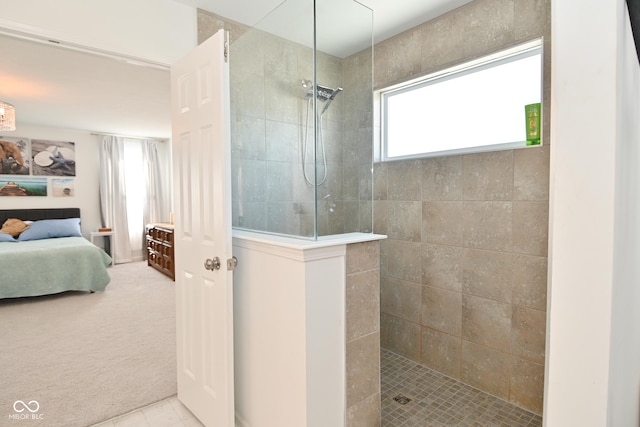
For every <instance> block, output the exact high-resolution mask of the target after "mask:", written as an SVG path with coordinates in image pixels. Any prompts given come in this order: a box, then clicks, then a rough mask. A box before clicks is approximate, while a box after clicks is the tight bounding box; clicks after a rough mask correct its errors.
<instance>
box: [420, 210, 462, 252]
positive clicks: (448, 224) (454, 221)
mask: <svg viewBox="0 0 640 427" xmlns="http://www.w3.org/2000/svg"><path fill="white" fill-rule="evenodd" d="M464 209H465V205H464V203H463V202H452V201H446V202H425V203H423V204H422V241H423V242H425V243H434V244H440V245H451V246H462V243H463V237H464V236H463V231H464V228H463V227H464V218H465V212H464Z"/></svg>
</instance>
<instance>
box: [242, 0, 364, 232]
mask: <svg viewBox="0 0 640 427" xmlns="http://www.w3.org/2000/svg"><path fill="white" fill-rule="evenodd" d="M372 29H373V12H372V11H371V9H369V8H367V7H366V6H363V5H362V4H360V3H358V2H356V1H353V0H315V1H314V0H286V1H283V2H282V3H281V4H280V5H279V6H278V7H277V8H275V9H274V10H272V11H271V12H270V13H269V14H268V15H266V16H265V17H264V18H263V19H261V20H260V22H259V23H258V24H256V25H255V26H253V27H251V28H250V29H248V30H247V31H246V32H244V33H243V34H241V35H239V36H238V37H237V38H234V37H233V35H232V41H231V46H230V54H229V68H230V84H231V88H230V93H231V115H230V116H231V153H232V154H231V157H232V159H231V162H232V165H231V175H232V180H233V182H232V202H233V205H232V225H233V228H236V229H242V230H248V231H254V232H261V233H268V234H276V235H284V236H289V237H296V238H303V239H309V240H316V239H318V238H319V237H321V236H328V235H339V234H344V233H352V232H364V233H372V232H373V174H372V168H373V35H372V34H373V32H372Z"/></svg>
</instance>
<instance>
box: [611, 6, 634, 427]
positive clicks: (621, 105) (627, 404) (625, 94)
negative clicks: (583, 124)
mask: <svg viewBox="0 0 640 427" xmlns="http://www.w3.org/2000/svg"><path fill="white" fill-rule="evenodd" d="M622 24H623V26H622V28H620V33H619V34H620V36H621V37H620V39H619V43H620V57H619V62H618V66H619V68H618V77H619V80H618V81H619V86H618V95H619V97H618V138H617V140H618V144H617V148H618V151H617V154H616V171H617V175H616V217H615V220H616V223H615V247H614V261H613V262H614V275H613V281H614V288H613V300H612V325H611V328H612V332H611V371H610V380H609V419H608V421H609V424H608V425H610V426H640V256H639V255H640V173H639V168H640V120H638V118H639V117H640V66H639V63H638V57H637V54H636V49H635V44H634V42H633V35H632V33H631V24H630V22H629V16H628V14H627V13H626V10H623V12H622Z"/></svg>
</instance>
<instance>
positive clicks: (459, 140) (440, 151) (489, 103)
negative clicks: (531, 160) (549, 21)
mask: <svg viewBox="0 0 640 427" xmlns="http://www.w3.org/2000/svg"><path fill="white" fill-rule="evenodd" d="M541 94H542V40H541V39H539V40H535V41H533V42H529V43H526V44H523V45H520V46H517V47H514V48H511V49H508V50H505V51H501V52H498V53H496V54H493V55H490V56H487V57H483V58H480V59H478V60H474V61H471V62H467V63H464V64H461V65H459V66H456V67H453V68H449V69H446V70H443V71H440V72H438V73H434V74H431V75H428V76H426V77H422V78H420V79H416V80H413V81H410V82H406V83H403V84H399V85H395V86H393V87H390V88H386V89H383V90H380V91H379V92H378V93H377V96H378V99H379V100H380V104H379V105H380V108H381V120H382V126H381V143H382V144H381V150H380V154H381V156H379V157H381V160H396V159H403V158H413V157H427V156H435V155H444V154H454V153H469V152H477V151H490V150H498V149H507V148H515V147H524V146H525V145H526V121H525V111H524V106H525V105H528V104H534V103H539V102H540V99H541Z"/></svg>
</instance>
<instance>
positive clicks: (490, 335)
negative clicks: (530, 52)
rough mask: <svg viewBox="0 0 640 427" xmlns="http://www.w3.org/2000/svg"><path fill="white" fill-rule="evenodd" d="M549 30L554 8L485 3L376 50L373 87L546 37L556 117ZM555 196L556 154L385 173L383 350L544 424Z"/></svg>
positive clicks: (529, 2) (437, 162)
mask: <svg viewBox="0 0 640 427" xmlns="http://www.w3.org/2000/svg"><path fill="white" fill-rule="evenodd" d="M549 28H550V1H549V0H476V1H474V2H472V3H469V4H468V5H466V6H463V7H461V8H459V9H456V10H454V11H452V12H450V13H448V14H446V15H444V16H442V17H440V18H438V19H436V20H434V21H430V22H427V23H425V24H423V25H421V26H419V27H416V28H414V29H412V30H409V31H407V32H405V33H403V34H400V35H398V36H396V37H394V38H392V39H390V40H386V41H384V42H382V43H379V44H377V45H376V47H375V67H374V70H375V86H376V88H382V87H384V86H386V85H389V84H393V83H397V82H400V81H403V80H406V79H409V78H413V77H416V76H419V75H423V74H427V73H429V72H431V71H435V70H437V69H440V68H442V67H445V66H447V65H451V64H454V63H456V62H459V61H462V60H464V59H467V58H473V57H477V56H481V55H483V54H486V53H489V52H492V51H496V50H499V49H501V48H504V47H508V46H511V45H514V44H517V43H520V42H524V41H526V40H529V39H532V38H535V37H540V36H544V37H545V43H544V46H545V59H544V61H545V73H544V75H545V78H546V80H545V89H544V94H543V99H544V105H545V107H546V108H548V106H549V103H548V99H549V80H548V76H549V70H550V62H549V59H550V58H549V46H550V30H549ZM547 111H548V110H547ZM548 116H549V114H546V115H545V132H544V133H545V135H544V140H545V141H548ZM548 189H549V147H548V146H546V145H543V146H541V147H533V148H527V149H519V150H509V151H499V152H492V153H481V154H468V155H458V156H448V157H440V158H429V159H423V160H406V161H397V162H389V163H382V164H376V165H375V167H374V199H375V201H374V231H375V232H376V233H381V234H387V235H388V237H389V239H388V240H386V241H383V242H382V244H381V253H382V256H381V259H382V261H381V330H380V336H381V342H382V346H383V347H385V348H388V349H390V350H392V351H395V352H397V353H400V354H402V355H404V356H407V357H409V358H411V359H413V360H415V361H417V362H419V363H422V364H425V365H427V366H429V367H431V368H434V369H436V370H438V371H440V372H443V373H445V374H447V375H450V376H452V377H455V378H457V379H461V380H462V381H464V382H466V383H468V384H471V385H472V386H475V387H478V388H480V389H482V390H485V391H488V392H490V393H492V394H494V395H496V396H498V397H501V398H504V399H507V400H509V401H512V402H514V403H516V404H518V405H521V406H523V407H525V408H527V409H529V410H532V411H534V412H536V413H541V412H542V396H543V384H544V363H545V360H544V354H545V353H544V351H545V329H546V285H547V282H546V277H547V239H548V235H547V229H548V217H549V212H548V211H549V203H548V200H549V190H548Z"/></svg>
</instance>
